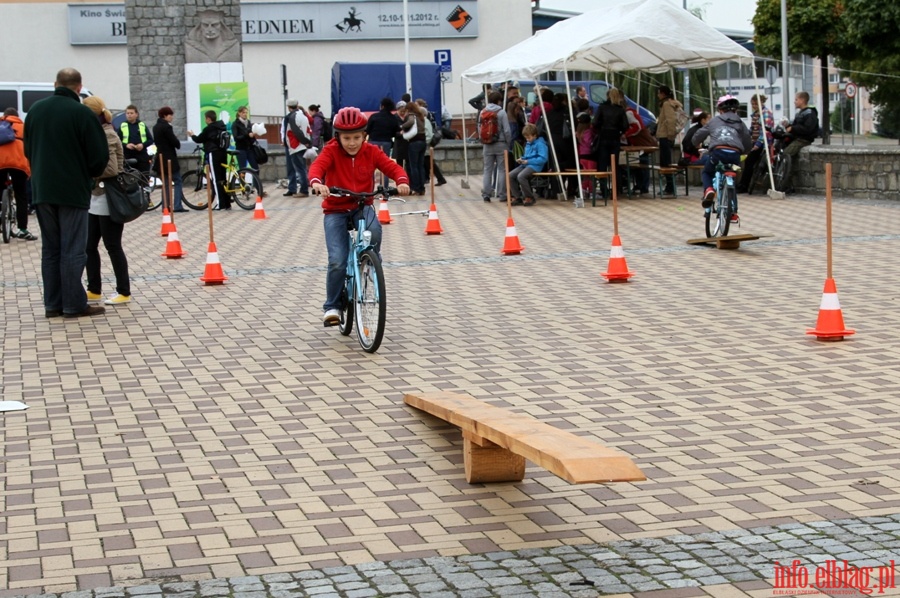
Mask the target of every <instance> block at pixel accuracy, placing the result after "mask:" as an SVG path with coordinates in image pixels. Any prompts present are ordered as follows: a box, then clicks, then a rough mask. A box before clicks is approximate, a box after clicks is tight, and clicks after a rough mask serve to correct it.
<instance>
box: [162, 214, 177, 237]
mask: <svg viewBox="0 0 900 598" xmlns="http://www.w3.org/2000/svg"><path fill="white" fill-rule="evenodd" d="M171 232H175V223H174V222H172V215H171V214H170V213H169V210H168V208H166V206H163V214H162V228H161V229H160V231H159V236H160V237H168V236H169V233H171Z"/></svg>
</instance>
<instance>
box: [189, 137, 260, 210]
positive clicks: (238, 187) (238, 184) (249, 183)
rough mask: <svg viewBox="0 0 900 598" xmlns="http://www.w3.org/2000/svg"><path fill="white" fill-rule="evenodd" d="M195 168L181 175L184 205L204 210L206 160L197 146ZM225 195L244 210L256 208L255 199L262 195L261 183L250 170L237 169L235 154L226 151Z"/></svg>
mask: <svg viewBox="0 0 900 598" xmlns="http://www.w3.org/2000/svg"><path fill="white" fill-rule="evenodd" d="M194 153H195V154H197V167H196V168H194V169H191V170H188V171H187V172H183V173H182V174H181V186H182V189H183V190H184V203H185V204H187V206H188V207H189V208H192V209H194V210H205V209H206V207H207V191H206V159H205V154H204V152H203V148H202V147H200V146H197V148H196V149H195V150H194ZM224 187H225V193H228V194H230V195H231V199H233V200H234V201H235V203H237V205H239V206H241V207H242V208H244V209H245V210H252V209H254V208H255V207H256V197H257V195H258V194H259V193H262V183H260V181H259V176H258V175H257V174H256V171H255V170H253V169H252V168H238V162H237V152H236V151H233V150H228V160H227V161H226V162H225V184H224Z"/></svg>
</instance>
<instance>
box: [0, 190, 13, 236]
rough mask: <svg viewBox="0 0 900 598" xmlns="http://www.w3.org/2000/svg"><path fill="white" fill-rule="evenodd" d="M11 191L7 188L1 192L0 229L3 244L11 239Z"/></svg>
mask: <svg viewBox="0 0 900 598" xmlns="http://www.w3.org/2000/svg"><path fill="white" fill-rule="evenodd" d="M12 213H13V205H12V189H11V188H9V187H7V188H6V189H4V190H3V199H2V200H0V220H2V222H0V228H2V229H3V242H4V243H9V240H10V239H11V238H12V218H11V216H12Z"/></svg>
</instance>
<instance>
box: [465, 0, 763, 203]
mask: <svg viewBox="0 0 900 598" xmlns="http://www.w3.org/2000/svg"><path fill="white" fill-rule="evenodd" d="M599 4H600V6H599V7H598V8H595V9H593V10H591V11H589V12H586V13H583V14H581V15H578V16H575V17H571V18H569V19H566V20H564V21H560V22H559V23H557V24H555V25H553V26H552V27H550V28H549V29H546V30H543V31H539V32H538V33H536V34H535V35H533V36H532V37H530V38H528V39H526V40H524V41H522V42H520V43H518V44H516V45H514V46H512V47H510V48H508V49H506V50H504V51H503V52H501V53H500V54H497V55H496V56H493V57H491V58H489V59H488V60H485V61H484V62H482V63H480V64H477V65H475V66H473V67H470V68H469V69H467V70H466V71H465V72H463V74H462V77H463V78H465V79H468V80H470V81H473V82H475V83H493V82H497V81H508V80H513V79H537V78H538V75H541V74H543V73H546V72H548V71H563V73H565V76H566V86H567V88H568V71H570V70H581V71H601V72H615V71H623V70H637V71H646V72H651V73H660V72H665V71H669V70H670V69H672V68H691V69H693V68H703V67H706V68H710V67H712V66H714V65H717V64H721V63H724V62H729V61H737V62H740V63H742V64H750V65H752V64H753V54H752V52H750V51H749V50H747V49H746V48H744V47H743V46H741V45H740V44H738V43H737V42H735V41H733V40H732V39H730V38H728V37H727V36H725V35H724V34H722V33H720V32H719V31H717V30H716V29H714V28H712V27H710V26H709V25H707V24H706V23H704V22H703V21H701V20H700V19H698V18H697V17H695V16H694V15H692V14H690V13H689V12H687V11H686V10H683V9H681V8H678V7H677V6H675V5H674V4H672V3H671V2H669V1H667V0H632V1H628V0H625V1H624V2H623V1H622V0H599ZM569 95H570V96H571V91H570V92H569ZM570 111H571V109H570ZM570 118H572V119H573V121H574V115H572V114H570ZM572 142H573V145H575V143H576V142H575V139H574V136H573V139H572ZM575 153H576V155H577V153H578V152H577V148H576V152H575ZM767 153H768V152H767ZM576 168H577V170H578V177H579V181H580V178H581V173H580V167H579V166H578V161H577V160H576ZM467 178H468V176H467ZM580 187H581V185H580V183H579V188H580Z"/></svg>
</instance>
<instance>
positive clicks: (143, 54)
mask: <svg viewBox="0 0 900 598" xmlns="http://www.w3.org/2000/svg"><path fill="white" fill-rule="evenodd" d="M203 10H219V11H222V12H224V13H225V21H226V24H227V25H228V27H229V29H231V31H233V32H234V34H235V35H237V36H238V37H240V34H241V5H240V2H239V0H192V1H191V2H185V1H184V0H174V1H173V0H166V1H165V2H160V1H159V0H128V1H127V2H125V23H126V28H127V31H128V81H129V92H130V97H131V103H132V104H134V105H136V106H137V107H138V110H139V111H140V113H141V120H143V121H144V122H146V123H147V124H148V125H149V126H153V124H155V123H156V118H157V116H156V112H157V110H159V109H160V108H161V107H163V106H170V107H171V108H172V110H174V111H175V122H174V123H173V126H174V127H175V131H176V132H178V133H179V134H180V132H183V131H184V130H185V129H186V125H187V106H186V105H185V91H184V38H185V36H186V35H187V33H188V32H189V31H190V30H191V29H193V27H194V26H195V25H197V23H198V22H199V20H198V17H197V13H199V12H201V11H203Z"/></svg>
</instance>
